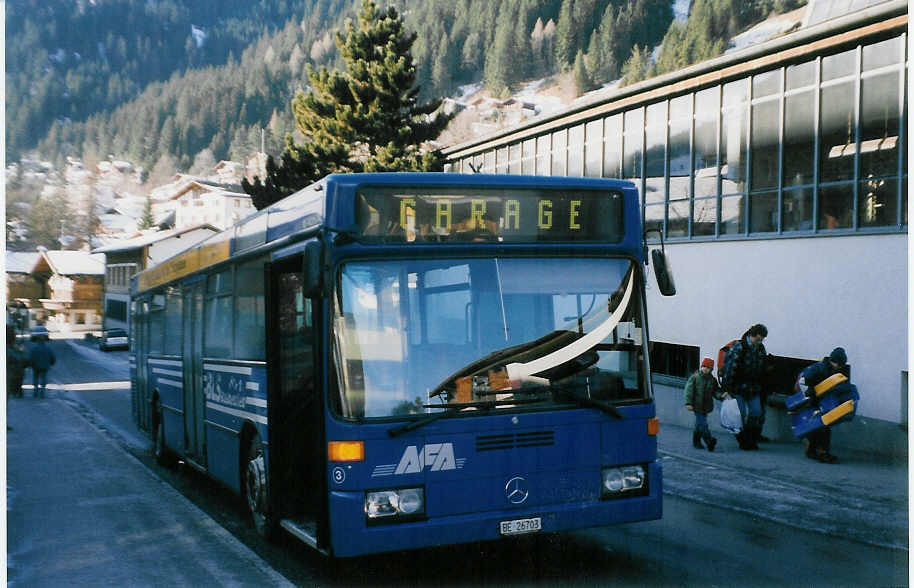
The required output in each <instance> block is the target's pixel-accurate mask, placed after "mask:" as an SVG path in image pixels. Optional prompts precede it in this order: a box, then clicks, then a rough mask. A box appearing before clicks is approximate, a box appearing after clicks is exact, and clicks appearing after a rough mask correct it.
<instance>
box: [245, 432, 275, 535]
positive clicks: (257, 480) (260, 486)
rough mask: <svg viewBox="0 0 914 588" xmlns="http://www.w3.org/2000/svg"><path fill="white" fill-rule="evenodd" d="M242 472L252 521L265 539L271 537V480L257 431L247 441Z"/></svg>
mask: <svg viewBox="0 0 914 588" xmlns="http://www.w3.org/2000/svg"><path fill="white" fill-rule="evenodd" d="M242 472H243V475H244V479H243V480H242V482H243V484H242V491H243V493H244V499H245V502H246V503H247V507H248V512H249V513H250V516H251V521H252V522H253V523H254V530H255V531H257V534H258V535H260V536H261V537H263V538H264V539H270V538H271V537H272V535H273V531H274V527H275V525H274V522H273V520H272V517H271V516H270V512H269V510H270V509H269V504H268V499H267V492H268V488H269V480H268V478H267V468H266V459H265V456H264V454H263V443H261V441H260V435H258V434H257V433H254V434H253V435H252V436H251V438H250V440H249V441H248V443H247V448H246V451H245V460H244V468H243V469H242Z"/></svg>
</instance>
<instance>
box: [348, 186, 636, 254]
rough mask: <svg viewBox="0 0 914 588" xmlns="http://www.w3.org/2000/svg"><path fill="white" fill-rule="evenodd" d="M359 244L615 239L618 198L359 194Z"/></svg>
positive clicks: (484, 192) (483, 192)
mask: <svg viewBox="0 0 914 588" xmlns="http://www.w3.org/2000/svg"><path fill="white" fill-rule="evenodd" d="M356 214H357V223H358V227H359V234H360V238H362V239H367V240H375V239H376V240H378V241H382V242H394V243H450V242H482V243H537V242H569V241H570V242H608V243H616V242H619V241H621V240H622V236H623V231H622V229H623V226H622V194H621V193H620V192H614V191H594V190H567V189H566V190H546V189H542V188H537V189H530V190H524V189H485V188H481V189H467V188H453V189H448V188H442V189H431V190H430V189H428V188H423V189H402V188H363V189H361V190H360V191H359V193H358V196H357V213H356Z"/></svg>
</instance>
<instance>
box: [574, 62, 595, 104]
mask: <svg viewBox="0 0 914 588" xmlns="http://www.w3.org/2000/svg"><path fill="white" fill-rule="evenodd" d="M584 61H585V59H584V52H583V51H578V54H577V55H575V57H574V68H573V72H574V89H575V90H576V91H577V94H578V96H580V95H581V94H583V93H584V92H589V91H590V90H592V89H593V81H591V79H590V76H589V75H587V66H586V65H585V64H584Z"/></svg>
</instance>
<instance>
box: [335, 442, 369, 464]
mask: <svg viewBox="0 0 914 588" xmlns="http://www.w3.org/2000/svg"><path fill="white" fill-rule="evenodd" d="M327 455H328V456H329V457H330V461H364V460H365V442H364V441H330V442H329V443H327Z"/></svg>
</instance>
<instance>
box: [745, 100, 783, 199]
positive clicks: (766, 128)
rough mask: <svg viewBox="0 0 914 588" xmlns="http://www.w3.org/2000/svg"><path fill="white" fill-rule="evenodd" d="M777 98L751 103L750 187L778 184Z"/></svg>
mask: <svg viewBox="0 0 914 588" xmlns="http://www.w3.org/2000/svg"><path fill="white" fill-rule="evenodd" d="M779 115H780V105H779V103H778V102H777V100H771V101H769V102H763V103H761V104H753V105H752V189H753V190H759V189H763V188H776V187H777V185H778V126H779V125H778V123H779Z"/></svg>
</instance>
